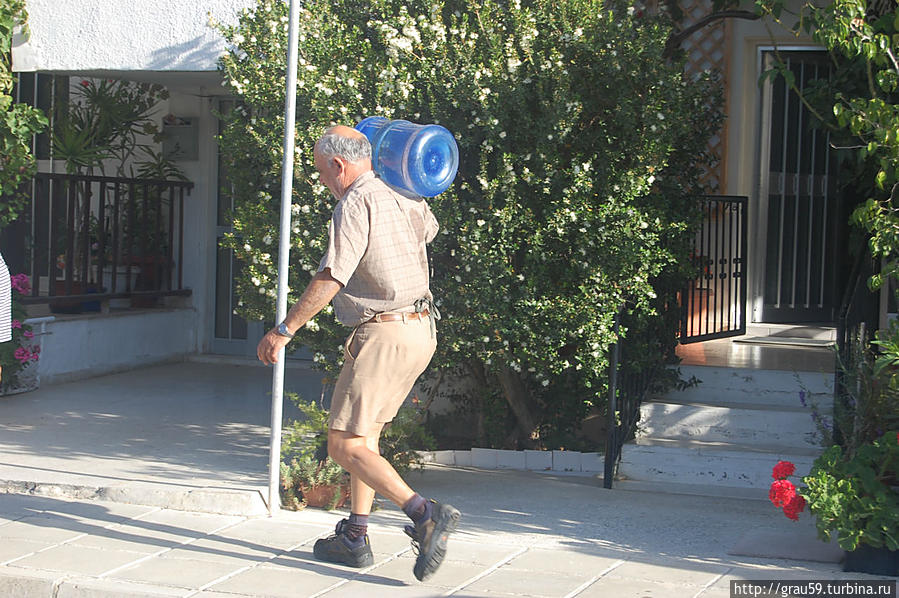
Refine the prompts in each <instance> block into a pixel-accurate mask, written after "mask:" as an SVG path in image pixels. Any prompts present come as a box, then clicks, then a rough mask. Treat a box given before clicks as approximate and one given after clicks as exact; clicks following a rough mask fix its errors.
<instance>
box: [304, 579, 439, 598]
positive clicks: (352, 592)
mask: <svg viewBox="0 0 899 598" xmlns="http://www.w3.org/2000/svg"><path fill="white" fill-rule="evenodd" d="M447 591H448V589H445V588H436V587H433V586H424V585H421V584H419V583H418V582H415V584H414V585H413V584H404V583H401V582H397V583H395V584H391V583H388V582H373V581H370V580H362V579H358V580H353V581H350V582H347V583H345V584H342V585H340V586H339V587H336V588H334V589H333V590H331V591H329V592H327V593H326V594H324V595H323V596H322V598H360V597H364V598H397V597H402V598H436V597H437V596H443V595H444V594H445V593H446V592H447Z"/></svg>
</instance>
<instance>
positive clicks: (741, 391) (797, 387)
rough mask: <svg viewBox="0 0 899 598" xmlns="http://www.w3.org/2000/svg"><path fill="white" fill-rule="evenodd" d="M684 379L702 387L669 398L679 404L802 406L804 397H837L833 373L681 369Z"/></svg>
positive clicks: (677, 392)
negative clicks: (713, 403) (711, 403)
mask: <svg viewBox="0 0 899 598" xmlns="http://www.w3.org/2000/svg"><path fill="white" fill-rule="evenodd" d="M679 369H680V374H681V378H683V379H684V380H690V379H691V378H696V379H697V380H698V381H699V383H698V384H696V385H694V386H691V387H689V388H687V389H684V390H679V391H678V390H674V391H671V392H670V393H669V394H668V395H667V396H668V397H671V398H673V399H677V400H678V401H697V402H703V401H705V402H708V401H713V402H716V403H766V404H772V405H778V404H782V405H786V406H801V404H802V401H801V395H800V393H803V395H802V396H804V397H805V398H806V400H808V399H809V398H814V400H817V401H818V402H819V403H820V402H821V401H827V400H828V398H827V397H828V396H832V395H833V373H825V372H787V371H781V370H753V369H745V368H724V367H711V366H695V365H693V366H690V365H682V366H679Z"/></svg>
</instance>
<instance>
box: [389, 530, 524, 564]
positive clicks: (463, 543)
mask: <svg viewBox="0 0 899 598" xmlns="http://www.w3.org/2000/svg"><path fill="white" fill-rule="evenodd" d="M519 550H521V549H520V548H518V547H514V546H499V545H496V544H487V543H478V542H473V541H470V540H461V539H459V538H456V537H454V536H450V539H449V542H448V544H447V550H446V558H447V559H448V560H452V561H458V562H461V563H473V564H476V565H495V564H496V563H499V562H500V561H502V560H504V559H506V558H508V557H510V556H512V555H513V554H515V553H516V552H518V551H519ZM403 558H415V556H414V555H413V554H411V553H406V554H404V555H403Z"/></svg>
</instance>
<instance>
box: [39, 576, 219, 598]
mask: <svg viewBox="0 0 899 598" xmlns="http://www.w3.org/2000/svg"><path fill="white" fill-rule="evenodd" d="M189 592H190V590H185V589H183V588H164V587H159V586H147V585H143V584H136V583H130V582H123V581H118V580H111V579H83V580H79V579H67V580H66V581H64V582H63V583H62V584H60V586H59V591H58V593H56V594H54V595H53V597H54V598H125V597H126V596H127V598H178V597H181V596H187V595H188V593H189ZM232 598H234V597H232Z"/></svg>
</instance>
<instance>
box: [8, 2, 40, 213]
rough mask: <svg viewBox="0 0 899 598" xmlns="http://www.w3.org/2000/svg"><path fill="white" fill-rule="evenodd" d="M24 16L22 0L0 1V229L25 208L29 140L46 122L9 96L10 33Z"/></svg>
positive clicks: (33, 165) (31, 171) (33, 168)
mask: <svg viewBox="0 0 899 598" xmlns="http://www.w3.org/2000/svg"><path fill="white" fill-rule="evenodd" d="M27 19H28V13H27V12H26V10H25V1H24V0H3V1H2V2H0V197H2V201H0V230H2V229H3V228H4V227H5V226H6V225H7V224H9V223H10V222H13V221H14V220H16V218H18V216H19V214H20V213H21V212H22V210H23V209H24V208H25V204H26V202H27V201H28V197H27V196H26V195H24V194H23V193H22V191H21V186H22V183H24V182H25V181H28V180H29V179H31V177H32V176H34V173H35V171H36V170H37V166H36V163H35V160H34V156H33V155H32V152H31V141H32V138H33V136H34V135H35V134H37V133H40V132H41V131H43V130H44V128H45V127H46V126H47V124H48V123H47V119H46V117H44V115H43V114H42V113H41V111H40V110H38V109H36V108H32V107H30V106H26V105H25V104H17V103H15V102H14V101H13V97H12V90H13V86H14V84H15V78H14V77H13V74H12V56H11V54H10V52H11V49H12V36H13V32H14V31H15V30H16V29H17V28H19V27H24V26H25V22H26V20H27Z"/></svg>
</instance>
